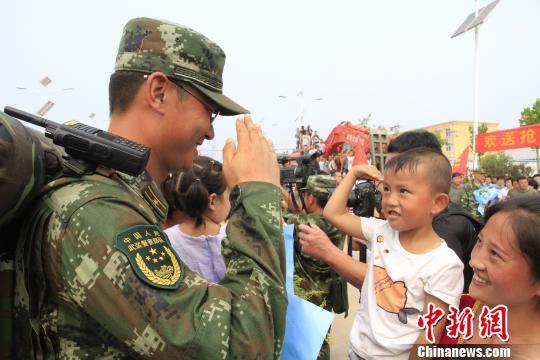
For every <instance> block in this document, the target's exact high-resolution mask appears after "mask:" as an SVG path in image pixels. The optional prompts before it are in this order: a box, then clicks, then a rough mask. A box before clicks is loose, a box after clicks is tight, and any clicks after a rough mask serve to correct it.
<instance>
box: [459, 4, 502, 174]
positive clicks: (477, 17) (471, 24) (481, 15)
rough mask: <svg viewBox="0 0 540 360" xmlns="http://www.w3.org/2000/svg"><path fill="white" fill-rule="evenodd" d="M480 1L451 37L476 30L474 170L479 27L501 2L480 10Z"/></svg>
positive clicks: (475, 158)
mask: <svg viewBox="0 0 540 360" xmlns="http://www.w3.org/2000/svg"><path fill="white" fill-rule="evenodd" d="M478 1H479V0H475V11H474V13H472V14H470V15H469V16H468V17H467V18H466V19H465V21H464V22H463V23H462V24H461V25H460V26H459V28H458V29H457V30H456V32H455V33H454V34H453V35H452V36H451V37H450V38H451V39H452V38H455V37H456V36H459V35H461V34H464V33H466V32H468V31H469V30H472V29H474V122H473V143H472V146H473V154H474V155H473V169H476V168H477V167H478V154H477V153H476V136H477V135H478V117H479V115H478V114H479V106H478V102H479V93H480V91H479V72H480V71H479V65H478V63H479V62H478V58H479V53H478V42H479V41H478V37H479V27H480V25H481V24H483V23H484V21H485V20H486V18H487V16H488V15H489V13H491V11H492V10H493V8H495V6H497V4H498V3H499V1H500V0H495V1H493V2H492V3H490V4H488V5H487V6H484V7H483V8H481V9H479V4H478Z"/></svg>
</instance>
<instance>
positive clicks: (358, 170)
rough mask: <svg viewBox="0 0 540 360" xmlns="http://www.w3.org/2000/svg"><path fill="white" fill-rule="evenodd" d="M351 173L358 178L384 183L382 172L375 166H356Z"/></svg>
mask: <svg viewBox="0 0 540 360" xmlns="http://www.w3.org/2000/svg"><path fill="white" fill-rule="evenodd" d="M351 172H352V173H353V175H354V176H355V177H356V178H360V177H362V178H364V179H366V180H375V181H382V180H383V176H382V174H381V172H380V171H379V170H378V169H377V168H376V167H375V166H373V165H356V166H354V167H353V168H352V169H351Z"/></svg>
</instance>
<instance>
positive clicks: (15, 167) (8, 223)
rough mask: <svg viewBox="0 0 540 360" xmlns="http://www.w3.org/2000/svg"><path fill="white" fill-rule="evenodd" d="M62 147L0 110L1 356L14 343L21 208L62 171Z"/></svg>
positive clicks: (0, 357) (9, 354) (5, 356)
mask: <svg viewBox="0 0 540 360" xmlns="http://www.w3.org/2000/svg"><path fill="white" fill-rule="evenodd" d="M62 154H63V150H62V149H60V148H58V147H57V146H56V145H54V144H53V143H52V141H51V140H49V139H47V138H46V137H45V136H44V135H43V134H42V133H39V132H37V131H35V130H33V129H30V128H27V127H25V126H24V125H23V124H22V123H21V122H20V121H19V120H17V119H14V118H12V117H10V116H8V115H6V114H5V113H3V112H1V111H0V229H1V230H2V238H1V239H0V359H4V358H10V356H11V349H12V342H13V335H14V333H13V329H12V319H13V311H12V306H13V296H14V293H15V289H14V285H13V284H14V277H15V274H14V270H13V269H14V268H13V261H14V257H15V247H16V240H17V232H18V230H19V228H20V227H21V221H22V218H24V215H26V214H24V210H25V209H26V208H27V207H28V205H29V204H31V203H32V201H33V200H34V198H35V197H36V196H37V195H38V193H39V190H40V189H41V187H42V186H43V185H44V184H45V183H46V182H48V181H50V180H52V179H53V178H55V177H58V176H60V174H61V165H60V158H61V156H62Z"/></svg>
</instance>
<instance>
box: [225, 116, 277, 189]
mask: <svg viewBox="0 0 540 360" xmlns="http://www.w3.org/2000/svg"><path fill="white" fill-rule="evenodd" d="M236 136H237V138H238V146H235V144H234V141H233V140H232V139H227V142H226V143H225V146H224V147H223V174H224V175H225V178H226V179H227V185H228V186H229V188H232V187H233V186H235V185H237V184H239V183H242V182H247V181H263V182H269V183H272V184H274V185H276V186H279V166H278V163H277V161H276V153H275V151H274V146H273V145H272V143H271V142H270V141H269V140H268V139H267V138H266V137H265V136H264V135H263V133H262V131H261V128H260V126H258V125H256V124H254V123H253V120H252V119H251V115H241V116H239V117H238V118H237V119H236Z"/></svg>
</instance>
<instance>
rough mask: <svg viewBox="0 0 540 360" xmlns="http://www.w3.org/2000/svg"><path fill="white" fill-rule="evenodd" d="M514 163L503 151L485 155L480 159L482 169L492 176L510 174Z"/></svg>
mask: <svg viewBox="0 0 540 360" xmlns="http://www.w3.org/2000/svg"><path fill="white" fill-rule="evenodd" d="M513 163H514V161H513V160H512V158H511V157H510V156H509V155H506V154H505V153H504V152H502V151H498V152H495V153H489V154H485V155H484V156H482V158H480V168H481V169H482V170H483V171H484V172H485V173H486V174H489V175H491V176H503V175H504V174H507V173H508V174H510V173H511V172H512V171H511V170H512V166H513Z"/></svg>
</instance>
